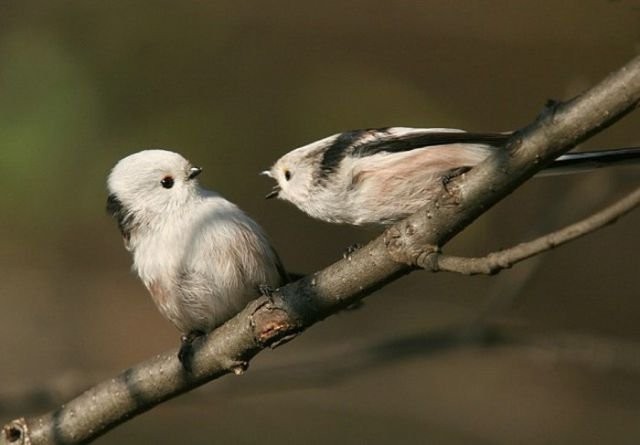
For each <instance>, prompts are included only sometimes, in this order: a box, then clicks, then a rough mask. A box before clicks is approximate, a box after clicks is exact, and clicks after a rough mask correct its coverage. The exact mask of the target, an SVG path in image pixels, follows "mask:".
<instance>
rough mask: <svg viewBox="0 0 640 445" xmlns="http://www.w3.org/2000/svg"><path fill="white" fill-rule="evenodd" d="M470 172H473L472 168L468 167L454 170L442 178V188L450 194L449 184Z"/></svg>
mask: <svg viewBox="0 0 640 445" xmlns="http://www.w3.org/2000/svg"><path fill="white" fill-rule="evenodd" d="M469 170H471V167H468V166H465V167H458V168H452V169H451V170H449V171H448V172H447V173H446V174H445V175H444V176H443V177H442V187H444V189H445V190H446V192H447V193H449V187H448V186H449V183H450V182H451V181H453V180H454V179H455V178H457V177H458V176H461V175H463V174H465V173H467V172H468V171H469Z"/></svg>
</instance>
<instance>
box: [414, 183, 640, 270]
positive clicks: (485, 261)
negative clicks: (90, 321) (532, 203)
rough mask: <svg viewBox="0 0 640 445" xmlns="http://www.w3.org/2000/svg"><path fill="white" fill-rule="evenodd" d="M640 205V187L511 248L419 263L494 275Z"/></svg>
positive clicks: (431, 258) (425, 258) (436, 257)
mask: <svg viewBox="0 0 640 445" xmlns="http://www.w3.org/2000/svg"><path fill="white" fill-rule="evenodd" d="M638 205H640V188H638V189H636V190H635V191H633V192H631V193H630V194H629V195H627V196H625V197H624V198H622V199H621V200H619V201H618V202H616V203H614V204H612V205H610V206H609V207H607V208H605V209H603V210H601V211H599V212H597V213H594V214H593V215H591V216H589V217H588V218H585V219H583V220H582V221H579V222H577V223H575V224H571V225H569V226H567V227H564V228H562V229H560V230H557V231H555V232H552V233H549V234H547V235H544V236H541V237H539V238H536V239H534V240H532V241H528V242H526V243H521V244H518V245H517V246H514V247H511V248H509V249H503V250H500V251H497V252H491V253H490V254H488V255H486V256H484V257H480V258H467V257H459V256H451V255H444V254H441V253H432V254H430V255H427V256H422V257H420V263H419V264H418V265H419V266H420V267H422V268H423V269H429V270H432V271H434V272H440V271H444V272H458V273H461V274H464V275H479V274H484V275H494V274H496V273H498V272H500V271H501V270H503V269H508V268H510V267H511V266H513V265H514V264H516V263H518V262H520V261H523V260H526V259H527V258H531V257H532V256H535V255H539V254H540V253H542V252H546V251H548V250H551V249H554V248H556V247H558V246H561V245H563V244H565V243H568V242H569V241H573V240H574V239H577V238H580V237H582V236H584V235H587V234H588V233H591V232H594V231H596V230H598V229H601V228H602V227H604V226H607V225H609V224H613V223H614V222H616V221H617V220H618V218H620V217H622V216H623V215H625V214H626V213H629V212H630V211H631V210H633V209H634V208H636V207H637V206H638Z"/></svg>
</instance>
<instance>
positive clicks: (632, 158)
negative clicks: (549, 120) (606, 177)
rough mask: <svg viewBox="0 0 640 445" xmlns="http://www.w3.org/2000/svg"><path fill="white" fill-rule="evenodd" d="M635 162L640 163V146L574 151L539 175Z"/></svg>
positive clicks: (561, 173) (573, 171) (582, 170)
mask: <svg viewBox="0 0 640 445" xmlns="http://www.w3.org/2000/svg"><path fill="white" fill-rule="evenodd" d="M634 164H640V147H629V148H616V149H611V150H596V151H583V152H572V153H567V154H564V155H562V156H560V157H559V158H558V159H556V160H555V161H554V162H553V164H551V165H549V166H548V167H547V168H546V169H545V170H543V171H542V172H541V173H540V174H539V175H540V176H549V175H564V174H570V173H580V172H585V171H590V170H595V169H597V168H602V167H613V166H623V165H634Z"/></svg>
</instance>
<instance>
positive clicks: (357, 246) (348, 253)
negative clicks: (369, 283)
mask: <svg viewBox="0 0 640 445" xmlns="http://www.w3.org/2000/svg"><path fill="white" fill-rule="evenodd" d="M361 247H362V244H358V243H354V244H352V245H350V246H349V247H347V248H346V249H345V250H344V252H342V258H344V259H345V260H350V259H351V255H353V253H354V252H355V251H356V250H360V248H361Z"/></svg>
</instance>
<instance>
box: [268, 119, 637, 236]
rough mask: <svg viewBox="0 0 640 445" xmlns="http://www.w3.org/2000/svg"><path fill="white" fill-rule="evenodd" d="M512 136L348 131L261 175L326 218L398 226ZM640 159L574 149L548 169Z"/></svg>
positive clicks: (278, 192)
mask: <svg viewBox="0 0 640 445" xmlns="http://www.w3.org/2000/svg"><path fill="white" fill-rule="evenodd" d="M510 136H511V133H468V132H465V131H462V130H455V129H449V128H425V129H422V128H404V127H391V128H380V129H367V130H353V131H346V132H344V133H339V134H335V135H332V136H329V137H327V138H325V139H321V140H319V141H316V142H313V143H311V144H309V145H305V146H303V147H300V148H296V149H294V150H292V151H290V152H289V153H287V154H285V155H284V156H282V157H281V158H280V159H278V160H277V161H276V163H275V164H273V166H272V167H271V168H270V169H269V170H266V171H264V172H262V173H263V174H264V175H267V176H269V177H271V178H273V179H274V180H275V181H276V182H277V184H276V185H275V187H274V188H273V190H272V191H271V193H269V194H268V195H267V198H275V197H277V198H280V199H283V200H285V201H289V202H291V203H292V204H294V205H295V206H296V207H298V208H299V209H300V210H302V211H303V212H305V213H307V214H308V215H310V216H312V217H314V218H317V219H320V220H323V221H327V222H332V223H342V224H352V225H371V224H382V225H388V224H393V223H395V222H397V221H400V220H401V219H404V218H406V217H407V216H409V215H411V214H413V213H415V212H417V211H418V210H419V209H421V208H422V207H424V206H425V205H426V204H427V203H428V202H430V201H432V200H433V199H434V198H435V197H436V196H437V194H438V193H440V191H441V190H442V186H443V183H444V184H445V185H446V182H447V181H448V180H450V179H452V178H453V177H455V176H458V175H460V174H463V173H464V172H466V171H469V170H470V169H471V168H473V167H474V166H475V165H477V164H479V163H480V162H482V161H483V160H484V159H485V158H487V157H488V156H489V155H490V154H491V153H493V152H494V151H495V150H496V149H498V148H499V147H501V146H502V145H504V144H505V143H506V142H507V140H508V139H509V137H510ZM638 162H640V148H627V149H617V150H602V151H593V152H581V153H575V152H572V153H567V154H565V155H563V156H561V157H559V158H558V159H557V160H556V161H555V162H554V163H552V164H551V165H549V166H548V167H547V169H546V170H544V171H543V173H542V174H546V173H552V174H553V173H567V172H574V171H584V170H591V169H594V168H598V167H604V166H610V165H618V164H626V163H638Z"/></svg>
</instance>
